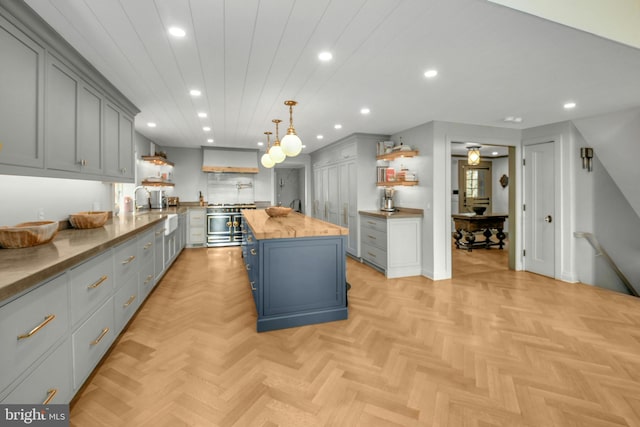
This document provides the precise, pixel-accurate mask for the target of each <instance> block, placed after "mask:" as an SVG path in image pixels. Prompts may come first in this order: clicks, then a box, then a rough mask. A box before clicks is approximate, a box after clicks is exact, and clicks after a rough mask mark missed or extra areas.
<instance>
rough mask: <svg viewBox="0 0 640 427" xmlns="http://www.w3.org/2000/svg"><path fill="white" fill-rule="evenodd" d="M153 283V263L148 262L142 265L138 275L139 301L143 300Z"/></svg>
mask: <svg viewBox="0 0 640 427" xmlns="http://www.w3.org/2000/svg"><path fill="white" fill-rule="evenodd" d="M154 283H155V275H154V270H153V263H152V262H150V263H148V264H146V265H144V266H143V267H142V269H141V270H140V277H139V278H138V294H139V295H140V302H142V301H144V300H145V299H146V298H147V295H149V292H151V289H153V285H154Z"/></svg>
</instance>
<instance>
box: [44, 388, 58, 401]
mask: <svg viewBox="0 0 640 427" xmlns="http://www.w3.org/2000/svg"><path fill="white" fill-rule="evenodd" d="M56 394H58V389H57V388H52V389H49V390H47V398H46V399H45V400H44V402H42V404H43V405H48V404H49V402H51V401H52V400H53V398H54V397H55V395H56Z"/></svg>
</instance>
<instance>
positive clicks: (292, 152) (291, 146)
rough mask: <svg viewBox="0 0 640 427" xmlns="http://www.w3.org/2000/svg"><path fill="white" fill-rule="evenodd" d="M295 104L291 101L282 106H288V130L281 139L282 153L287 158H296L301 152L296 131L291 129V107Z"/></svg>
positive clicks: (295, 103) (300, 144) (300, 143)
mask: <svg viewBox="0 0 640 427" xmlns="http://www.w3.org/2000/svg"><path fill="white" fill-rule="evenodd" d="M297 104H298V103H297V102H296V101H292V100H288V101H284V105H287V106H289V128H288V129H287V134H286V135H285V137H284V138H282V151H284V154H286V155H287V156H289V157H294V156H297V155H298V154H300V151H302V141H301V140H300V137H298V135H296V130H295V128H294V127H293V106H294V105H297Z"/></svg>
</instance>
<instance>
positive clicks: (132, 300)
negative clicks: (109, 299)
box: [113, 274, 140, 334]
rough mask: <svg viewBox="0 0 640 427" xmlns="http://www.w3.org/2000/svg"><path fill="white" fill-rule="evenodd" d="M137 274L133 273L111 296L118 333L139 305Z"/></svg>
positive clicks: (116, 331)
mask: <svg viewBox="0 0 640 427" xmlns="http://www.w3.org/2000/svg"><path fill="white" fill-rule="evenodd" d="M139 295H140V293H139V290H138V275H137V274H133V275H131V276H130V277H129V279H127V282H126V283H125V284H124V285H123V286H122V288H120V290H119V291H117V292H116V293H115V295H114V296H113V305H114V317H115V325H116V330H115V333H116V334H118V333H120V331H122V328H124V325H126V324H127V322H128V321H129V319H131V316H133V314H134V313H135V312H136V310H137V309H138V307H139V306H140V298H139Z"/></svg>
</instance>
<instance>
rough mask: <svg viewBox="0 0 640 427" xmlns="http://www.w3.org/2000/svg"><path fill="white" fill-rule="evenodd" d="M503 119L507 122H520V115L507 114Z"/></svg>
mask: <svg viewBox="0 0 640 427" xmlns="http://www.w3.org/2000/svg"><path fill="white" fill-rule="evenodd" d="M503 120H504V121H505V122H508V123H522V117H514V116H507V117H505V118H504V119H503Z"/></svg>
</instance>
